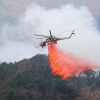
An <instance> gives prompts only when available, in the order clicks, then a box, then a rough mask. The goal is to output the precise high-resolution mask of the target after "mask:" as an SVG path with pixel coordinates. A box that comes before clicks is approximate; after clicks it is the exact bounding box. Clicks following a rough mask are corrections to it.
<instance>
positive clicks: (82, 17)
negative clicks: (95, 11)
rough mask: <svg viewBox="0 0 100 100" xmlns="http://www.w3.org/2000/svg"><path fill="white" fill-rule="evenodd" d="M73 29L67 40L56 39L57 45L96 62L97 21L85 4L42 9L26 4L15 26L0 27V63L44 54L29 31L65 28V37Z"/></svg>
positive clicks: (98, 53)
mask: <svg viewBox="0 0 100 100" xmlns="http://www.w3.org/2000/svg"><path fill="white" fill-rule="evenodd" d="M73 29H75V35H73V36H72V38H71V39H68V40H64V41H60V42H58V44H57V45H58V47H60V48H62V49H64V50H65V51H68V52H72V53H74V54H75V55H76V56H78V57H82V58H85V59H90V60H92V61H93V62H96V63H97V62H100V60H99V58H100V45H99V43H100V30H99V29H98V22H97V21H96V19H94V18H93V16H92V14H91V12H90V11H89V9H88V8H87V7H83V6H82V7H80V8H76V7H75V6H74V5H72V4H67V5H63V6H62V7H60V8H53V9H49V10H47V9H45V8H43V7H41V6H38V5H36V4H32V5H30V6H29V7H27V10H26V11H25V13H24V14H23V17H22V18H20V19H19V22H18V25H10V24H9V23H7V24H5V25H3V26H2V27H1V28H0V62H2V61H6V62H14V61H19V60H22V59H23V58H30V57H32V56H34V55H36V54H37V53H43V54H44V53H46V54H47V47H45V48H43V49H42V48H41V47H39V48H35V47H36V46H38V45H39V42H40V41H41V40H36V39H35V36H34V35H33V34H45V35H49V30H51V31H52V34H53V35H55V34H58V33H60V32H63V31H66V30H67V32H66V33H64V34H66V36H69V35H70V31H72V30H73Z"/></svg>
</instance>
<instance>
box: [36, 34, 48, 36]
mask: <svg viewBox="0 0 100 100" xmlns="http://www.w3.org/2000/svg"><path fill="white" fill-rule="evenodd" d="M34 35H36V36H44V37H49V36H46V35H37V34H34Z"/></svg>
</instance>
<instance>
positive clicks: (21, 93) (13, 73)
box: [0, 54, 100, 100]
mask: <svg viewBox="0 0 100 100" xmlns="http://www.w3.org/2000/svg"><path fill="white" fill-rule="evenodd" d="M99 73H100V72H99V71H98V72H96V71H92V70H86V71H85V72H84V73H82V74H80V75H79V76H78V77H75V76H73V77H71V78H69V79H67V80H61V77H57V76H54V75H53V74H52V73H51V70H50V66H49V62H48V57H47V56H46V55H40V54H39V55H36V56H34V57H32V58H30V59H23V60H22V61H19V62H15V63H9V64H8V63H6V62H3V63H1V64H0V100H100V85H99V82H100V74H99Z"/></svg>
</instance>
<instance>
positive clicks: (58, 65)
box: [48, 45, 98, 79]
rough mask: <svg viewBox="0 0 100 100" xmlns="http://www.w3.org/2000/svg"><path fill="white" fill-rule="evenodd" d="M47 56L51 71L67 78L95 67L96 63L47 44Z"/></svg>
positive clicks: (96, 66)
mask: <svg viewBox="0 0 100 100" xmlns="http://www.w3.org/2000/svg"><path fill="white" fill-rule="evenodd" d="M48 51H49V53H48V56H49V62H50V68H51V70H52V73H54V75H57V76H61V77H62V79H67V78H69V77H71V76H73V75H78V74H80V73H81V72H83V71H84V70H86V69H97V68H98V65H96V64H94V63H92V62H90V61H88V60H86V59H85V60H84V59H80V58H78V57H75V56H74V55H73V54H72V53H68V52H66V53H65V52H63V51H62V50H60V49H59V48H57V47H56V45H52V46H48Z"/></svg>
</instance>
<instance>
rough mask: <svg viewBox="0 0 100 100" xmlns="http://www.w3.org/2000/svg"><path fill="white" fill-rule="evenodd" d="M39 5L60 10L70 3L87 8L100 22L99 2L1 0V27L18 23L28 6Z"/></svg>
mask: <svg viewBox="0 0 100 100" xmlns="http://www.w3.org/2000/svg"><path fill="white" fill-rule="evenodd" d="M32 3H37V4H38V5H41V6H43V7H46V8H47V9H48V8H55V7H56V8H58V7H60V6H61V5H65V4H68V3H72V4H74V5H75V6H76V7H80V6H87V7H88V8H89V9H90V11H91V12H92V14H93V16H94V17H95V18H96V19H97V20H98V22H100V14H99V12H100V1H99V0H27V1H25V0H10V1H9V0H0V25H2V24H4V23H7V22H10V23H16V21H17V19H18V18H19V17H20V16H21V15H22V14H23V12H24V11H25V10H26V8H27V6H29V5H30V4H32Z"/></svg>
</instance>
